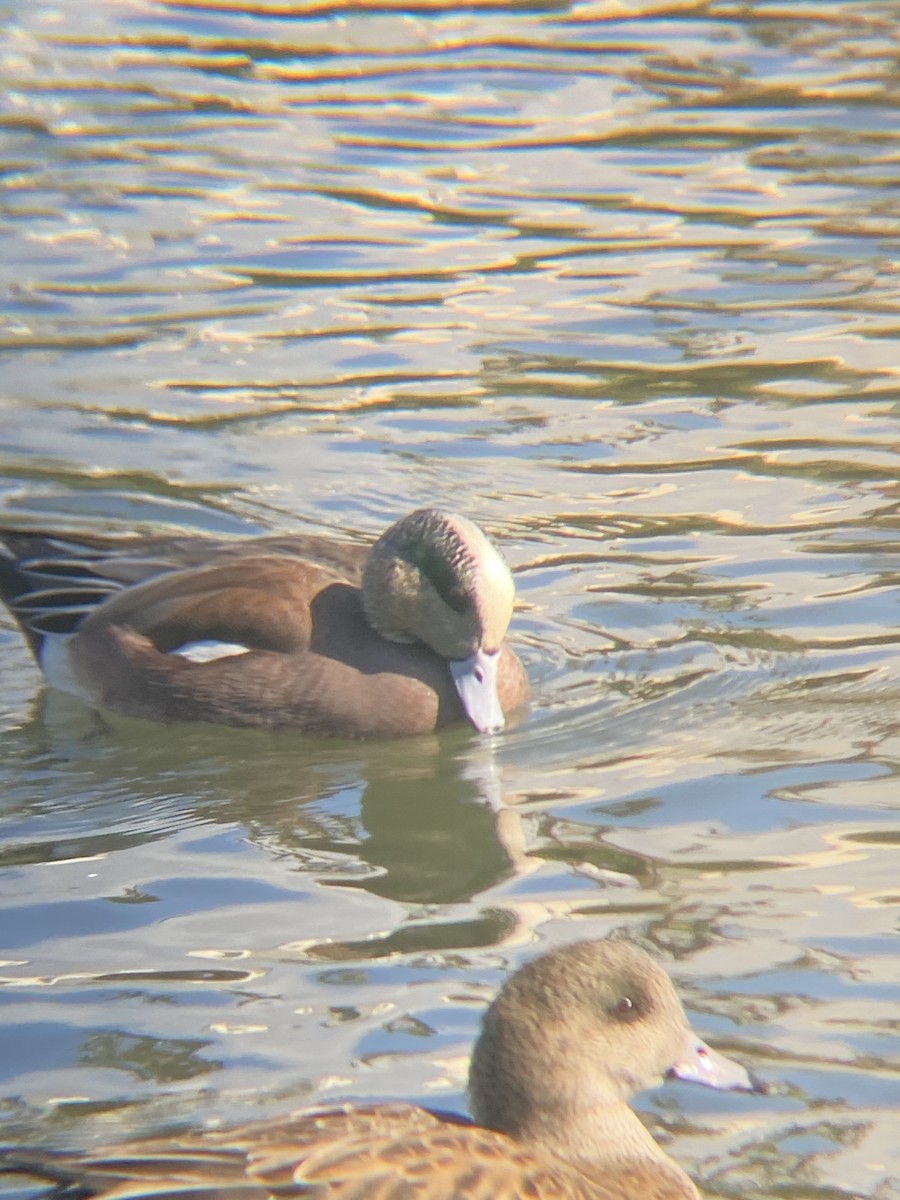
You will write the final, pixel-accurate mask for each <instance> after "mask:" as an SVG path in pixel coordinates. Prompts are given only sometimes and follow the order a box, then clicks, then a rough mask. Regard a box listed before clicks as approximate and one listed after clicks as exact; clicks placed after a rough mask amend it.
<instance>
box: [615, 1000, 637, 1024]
mask: <svg viewBox="0 0 900 1200" xmlns="http://www.w3.org/2000/svg"><path fill="white" fill-rule="evenodd" d="M616 1014H617V1015H618V1016H620V1017H623V1018H624V1019H625V1020H626V1021H628V1020H633V1019H634V1018H635V1017H637V1016H638V1015H639V1013H638V1008H637V1005H636V1004H635V1002H634V1001H633V1000H632V999H631V997H630V996H623V997H622V998H621V999H620V1000H619V1001H618V1003H617V1004H616Z"/></svg>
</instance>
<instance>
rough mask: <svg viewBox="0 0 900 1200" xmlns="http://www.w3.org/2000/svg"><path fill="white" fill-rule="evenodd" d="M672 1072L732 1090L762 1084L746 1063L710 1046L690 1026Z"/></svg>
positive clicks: (754, 1089) (691, 1080) (757, 1088)
mask: <svg viewBox="0 0 900 1200" xmlns="http://www.w3.org/2000/svg"><path fill="white" fill-rule="evenodd" d="M670 1074H671V1075H674V1076H675V1077H676V1078H677V1079H684V1080H686V1081H687V1082H689V1083H702V1084H705V1086H706V1087H714V1088H721V1089H722V1090H728V1091H744V1092H758V1091H760V1090H761V1087H762V1085H761V1084H760V1082H759V1080H757V1079H755V1078H754V1077H753V1076H752V1075H751V1074H750V1072H749V1071H748V1070H747V1069H746V1068H745V1067H742V1066H741V1064H740V1063H737V1062H735V1061H734V1060H733V1059H731V1058H726V1057H725V1055H724V1054H719V1052H718V1051H717V1050H713V1049H712V1047H711V1046H707V1044H706V1042H702V1041H701V1040H700V1038H698V1037H697V1035H696V1034H695V1033H693V1032H692V1031H691V1030H690V1029H689V1030H688V1031H687V1033H686V1035H685V1038H684V1044H683V1045H682V1047H681V1053H680V1054H679V1056H678V1059H677V1061H676V1062H675V1063H673V1065H672V1067H671V1068H670Z"/></svg>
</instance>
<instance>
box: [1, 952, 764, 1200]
mask: <svg viewBox="0 0 900 1200" xmlns="http://www.w3.org/2000/svg"><path fill="white" fill-rule="evenodd" d="M668 1073H674V1074H677V1075H679V1076H681V1077H683V1078H688V1079H693V1080H696V1081H699V1082H703V1083H707V1084H710V1085H712V1086H715V1087H736V1088H746V1089H751V1090H757V1085H756V1084H755V1083H754V1081H753V1080H752V1078H751V1076H750V1075H749V1074H748V1072H747V1071H745V1070H744V1068H743V1067H741V1066H739V1065H738V1064H737V1063H735V1062H732V1061H731V1060H729V1059H727V1058H725V1057H723V1056H722V1055H719V1054H717V1053H716V1052H714V1051H713V1050H711V1049H710V1048H709V1047H708V1046H706V1045H705V1044H704V1043H703V1042H702V1041H700V1039H699V1038H698V1037H697V1036H696V1035H695V1034H694V1033H692V1031H691V1029H690V1027H689V1026H688V1023H687V1020H686V1018H685V1014H684V1010H683V1008H682V1007H681V1003H680V1002H679V1000H678V996H677V995H676V993H675V989H674V987H673V986H672V982H671V980H670V979H669V976H668V975H667V974H666V972H665V971H664V970H663V968H662V967H661V966H659V965H658V964H657V963H656V962H655V961H654V960H653V959H652V958H650V956H649V955H648V954H646V953H645V952H644V951H643V950H641V949H639V948H638V947H636V946H634V945H631V944H630V943H627V942H624V941H617V940H609V939H603V940H598V941H582V942H577V943H574V944H573V945H569V946H565V947H561V948H557V949H554V950H551V951H550V952H549V953H546V954H544V955H543V956H541V957H539V958H536V959H534V960H533V961H531V962H529V963H527V964H526V965H525V966H523V967H521V968H520V969H519V970H518V971H516V972H515V974H513V975H512V976H511V977H510V978H509V980H508V981H507V983H506V984H505V986H504V987H503V988H502V989H501V991H500V993H499V995H498V996H497V997H496V999H495V1000H494V1001H493V1003H492V1004H491V1005H490V1007H489V1008H488V1010H487V1012H486V1014H485V1016H484V1020H483V1024H482V1030H481V1033H480V1035H479V1037H478V1039H477V1041H476V1043H475V1047H474V1050H473V1053H472V1059H471V1064H470V1068H469V1094H470V1103H471V1109H472V1114H473V1116H474V1118H475V1121H476V1122H477V1124H472V1123H470V1122H467V1121H466V1120H465V1119H464V1118H461V1117H453V1116H449V1115H447V1114H441V1113H437V1112H432V1111H430V1110H428V1109H424V1108H419V1107H417V1106H414V1105H410V1104H370V1105H365V1106H352V1105H347V1106H344V1107H343V1108H340V1109H331V1110H323V1111H316V1112H307V1113H299V1114H292V1115H291V1116H289V1117H286V1118H284V1119H280V1120H279V1119H275V1120H271V1121H256V1122H254V1123H253V1124H250V1125H244V1126H241V1127H239V1128H237V1129H232V1130H216V1131H206V1132H199V1133H188V1134H182V1135H176V1136H174V1137H166V1138H157V1139H154V1140H148V1141H137V1142H130V1143H127V1144H123V1145H119V1146H114V1147H111V1148H107V1149H101V1150H95V1151H90V1152H88V1153H84V1154H68V1153H62V1154H54V1153H50V1152H46V1151H43V1152H42V1151H39V1150H32V1149H28V1148H22V1149H7V1150H5V1151H2V1152H0V1170H4V1171H6V1172H12V1173H15V1174H23V1175H32V1176H36V1177H38V1178H42V1179H46V1180H49V1181H51V1182H52V1183H54V1184H55V1185H56V1190H55V1195H56V1196H58V1197H78V1198H79V1200H85V1198H87V1197H92V1196H96V1197H98V1198H99V1200H125V1198H126V1197H127V1200H144V1198H146V1200H163V1198H169V1200H174V1198H175V1197H179V1198H183V1197H186V1196H191V1197H194V1198H195V1200H267V1198H268V1197H279V1198H284V1197H293V1196H298V1197H299V1196H315V1197H317V1200H363V1198H365V1200H408V1198H409V1197H413V1196H414V1197H415V1198H416V1200H521V1198H522V1197H530V1198H531V1200H551V1198H552V1200H651V1198H652V1200H699V1193H698V1192H697V1189H696V1188H695V1187H694V1184H693V1183H692V1182H691V1180H690V1178H689V1177H688V1176H687V1174H685V1172H684V1171H683V1170H682V1169H681V1167H679V1166H678V1165H677V1163H675V1162H674V1160H673V1159H671V1158H669V1157H668V1155H666V1154H665V1153H664V1152H663V1150H662V1149H661V1148H660V1147H659V1146H658V1145H657V1143H656V1142H655V1141H654V1140H653V1138H652V1137H651V1136H650V1134H649V1133H648V1131H647V1130H646V1129H645V1127H644V1126H643V1124H642V1123H641V1121H640V1120H639V1119H638V1117H637V1115H636V1114H635V1113H634V1112H633V1111H632V1109H631V1108H630V1107H629V1105H628V1100H629V1098H630V1097H631V1096H632V1095H633V1094H634V1093H635V1092H636V1091H638V1090H639V1089H641V1088H644V1087H648V1086H651V1085H653V1084H656V1083H658V1082H659V1081H660V1079H661V1077H662V1076H663V1075H665V1074H668Z"/></svg>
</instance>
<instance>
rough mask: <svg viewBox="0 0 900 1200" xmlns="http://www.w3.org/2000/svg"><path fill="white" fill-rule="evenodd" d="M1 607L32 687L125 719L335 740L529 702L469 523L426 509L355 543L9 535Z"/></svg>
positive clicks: (494, 584)
mask: <svg viewBox="0 0 900 1200" xmlns="http://www.w3.org/2000/svg"><path fill="white" fill-rule="evenodd" d="M0 596H2V598H3V599H4V601H5V603H6V604H7V605H8V606H9V608H10V609H11V611H12V612H13V614H14V615H15V616H16V618H17V620H18V622H19V624H20V626H21V628H22V630H23V633H24V634H25V636H26V638H27V639H28V641H29V644H30V645H31V648H32V650H33V652H34V655H35V658H36V659H37V661H38V663H39V665H40V666H41V668H42V670H43V671H44V674H45V675H46V677H47V680H48V682H49V683H51V684H52V685H53V686H55V687H58V688H60V689H61V690H63V691H67V692H70V693H72V694H75V695H77V696H80V697H81V698H82V699H84V700H85V701H87V702H88V703H90V704H92V705H96V706H98V707H100V708H104V709H109V710H112V711H116V712H120V713H124V714H126V715H128V716H137V717H147V718H151V719H154V720H163V721H191V720H193V721H206V722H212V723H217V724H225V725H234V726H251V727H261V728H266V729H284V728H290V729H298V730H302V731H305V732H310V733H319V734H335V735H340V736H350V737H387V736H400V735H408V734H418V733H426V732H430V731H432V730H435V729H438V728H441V727H442V726H444V725H448V724H450V723H452V722H454V721H459V720H461V719H464V718H465V717H468V718H469V720H470V721H471V722H472V724H474V725H475V726H476V728H478V729H481V730H483V731H486V732H493V731H495V730H496V729H498V728H500V727H501V726H502V725H503V723H504V721H505V718H506V716H507V715H508V714H511V713H512V712H513V711H514V710H516V709H517V708H519V707H521V706H522V705H523V704H524V703H525V702H526V701H527V699H528V695H529V688H528V681H527V678H526V676H525V672H524V669H523V667H522V665H521V663H520V662H519V659H518V658H517V657H516V655H515V653H514V652H513V651H512V650H511V648H510V647H509V646H508V645H507V644H506V643H505V641H504V637H505V633H506V628H507V625H508V622H509V618H510V616H511V613H512V597H513V589H512V578H511V576H510V575H509V571H508V568H507V567H506V565H505V563H503V560H502V559H501V558H500V556H499V554H498V553H497V551H496V550H495V549H494V547H493V546H492V545H491V543H490V542H489V541H488V540H487V538H486V537H485V536H484V534H483V533H482V532H481V530H480V529H478V527H477V526H476V525H474V524H473V523H472V522H469V521H467V520H465V518H462V517H458V516H455V515H453V514H444V513H439V512H437V511H436V510H433V509H423V510H418V511H417V512H415V513H412V514H409V516H407V517H405V518H403V519H402V520H401V521H399V522H397V524H396V525H394V526H392V527H391V528H390V529H389V530H388V531H387V532H386V533H385V534H384V535H383V536H382V538H381V539H379V541H378V542H376V544H375V546H374V547H372V548H370V547H367V546H361V545H356V544H353V543H342V542H335V541H332V540H331V539H328V538H324V537H315V536H308V535H296V536H285V537H280V536H273V537H259V538H245V539H240V540H228V541H225V540H217V539H213V538H207V537H191V536H176V537H124V538H102V537H95V536H90V535H76V536H69V535H61V536H56V535H53V534H49V533H29V532H24V531H12V530H10V531H6V532H2V533H0ZM482 663H484V664H486V667H487V673H488V674H489V675H490V678H489V679H488V684H487V689H486V690H485V689H482V690H481V691H479V687H480V684H479V682H478V676H479V675H483V674H484V672H483V671H482V669H481V665H480V664H482ZM467 672H468V673H467ZM460 679H462V684H461V683H460ZM467 687H468V688H469V689H470V691H469V692H467V691H466V688H467ZM472 688H474V698H473V692H472V690H471V689H472Z"/></svg>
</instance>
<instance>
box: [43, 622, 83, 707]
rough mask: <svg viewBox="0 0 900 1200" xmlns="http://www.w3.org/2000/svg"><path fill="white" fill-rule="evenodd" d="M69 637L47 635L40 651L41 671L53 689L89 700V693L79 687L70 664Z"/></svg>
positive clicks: (65, 635)
mask: <svg viewBox="0 0 900 1200" xmlns="http://www.w3.org/2000/svg"><path fill="white" fill-rule="evenodd" d="M69 637H70V635H69V634H61V633H48V634H45V636H44V638H43V640H42V642H41V650H40V662H41V670H42V671H43V672H44V675H45V676H46V679H47V682H48V683H49V684H50V686H51V687H55V688H59V690H60V691H61V692H68V693H69V695H70V696H81V697H82V698H83V699H84V698H87V693H86V692H85V690H84V688H82V687H79V686H78V683H77V682H76V680H75V675H74V673H73V672H72V665H71V663H70V662H69V646H68V642H69Z"/></svg>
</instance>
